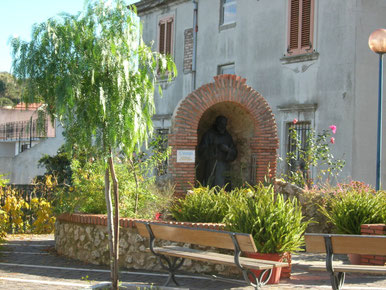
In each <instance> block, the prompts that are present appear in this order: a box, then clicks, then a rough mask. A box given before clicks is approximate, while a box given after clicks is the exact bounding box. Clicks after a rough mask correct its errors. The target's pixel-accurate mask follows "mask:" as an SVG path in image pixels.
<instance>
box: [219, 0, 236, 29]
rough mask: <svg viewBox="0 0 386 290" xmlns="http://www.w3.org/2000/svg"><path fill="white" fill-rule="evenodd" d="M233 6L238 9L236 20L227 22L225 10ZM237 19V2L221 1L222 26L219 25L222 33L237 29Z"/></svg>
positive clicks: (231, 0) (234, 0)
mask: <svg viewBox="0 0 386 290" xmlns="http://www.w3.org/2000/svg"><path fill="white" fill-rule="evenodd" d="M233 5H234V6H235V7H236V12H235V19H234V20H231V21H226V20H225V19H224V8H225V7H228V6H233ZM236 17H237V0H220V24H219V29H220V31H221V30H224V29H228V28H232V27H235V26H236Z"/></svg>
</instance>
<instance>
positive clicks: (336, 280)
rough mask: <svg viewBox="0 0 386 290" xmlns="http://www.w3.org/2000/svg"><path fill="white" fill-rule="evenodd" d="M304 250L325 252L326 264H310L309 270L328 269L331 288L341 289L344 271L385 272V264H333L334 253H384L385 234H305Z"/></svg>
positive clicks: (385, 245)
mask: <svg viewBox="0 0 386 290" xmlns="http://www.w3.org/2000/svg"><path fill="white" fill-rule="evenodd" d="M305 241H306V250H307V252H310V253H326V266H325V267H322V266H311V267H310V270H317V271H328V272H329V273H330V276H331V285H332V289H342V287H343V285H344V280H345V273H372V274H382V275H384V274H386V266H371V265H334V264H333V256H334V254H361V255H386V236H362V235H332V234H305Z"/></svg>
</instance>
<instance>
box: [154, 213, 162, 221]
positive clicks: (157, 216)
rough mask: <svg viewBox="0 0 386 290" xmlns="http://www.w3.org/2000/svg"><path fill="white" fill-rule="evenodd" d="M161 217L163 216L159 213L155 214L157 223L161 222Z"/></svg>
mask: <svg viewBox="0 0 386 290" xmlns="http://www.w3.org/2000/svg"><path fill="white" fill-rule="evenodd" d="M161 216H162V214H161V213H159V212H157V213H156V214H155V220H156V221H159V220H161Z"/></svg>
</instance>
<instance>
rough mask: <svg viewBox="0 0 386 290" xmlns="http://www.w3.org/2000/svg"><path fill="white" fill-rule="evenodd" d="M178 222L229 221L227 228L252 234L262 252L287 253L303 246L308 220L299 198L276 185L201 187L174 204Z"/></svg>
mask: <svg viewBox="0 0 386 290" xmlns="http://www.w3.org/2000/svg"><path fill="white" fill-rule="evenodd" d="M171 213H172V215H173V217H174V218H175V219H176V220H177V221H189V222H212V223H225V224H226V226H227V229H228V230H230V231H235V232H242V233H251V234H252V236H253V238H254V240H255V243H256V246H257V249H258V252H260V253H284V252H287V251H296V250H299V248H300V247H301V246H302V245H303V237H302V235H303V233H304V231H305V229H306V227H307V225H308V224H309V223H310V222H308V221H304V220H303V219H304V217H303V215H302V211H301V207H300V206H299V205H298V202H297V200H296V199H292V200H286V201H285V200H284V198H283V196H282V195H280V194H278V195H275V194H274V192H273V188H272V187H265V186H264V185H262V184H259V185H257V186H255V187H249V188H236V189H234V190H232V191H231V192H226V191H225V190H224V189H223V188H222V189H221V188H209V187H198V188H194V189H193V190H192V191H191V192H189V193H188V194H187V195H186V197H185V199H180V200H179V201H178V202H177V203H175V204H174V205H173V206H172V207H171Z"/></svg>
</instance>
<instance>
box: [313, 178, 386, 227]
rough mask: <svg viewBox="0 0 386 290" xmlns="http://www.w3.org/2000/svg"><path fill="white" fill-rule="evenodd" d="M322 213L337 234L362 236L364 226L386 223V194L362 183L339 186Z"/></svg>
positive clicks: (321, 209)
mask: <svg viewBox="0 0 386 290" xmlns="http://www.w3.org/2000/svg"><path fill="white" fill-rule="evenodd" d="M320 211H321V213H323V215H325V216H326V217H327V219H328V220H329V222H330V223H332V224H333V225H334V226H335V230H336V231H337V233H340V234H356V235H360V234H361V225H362V224H374V223H386V192H384V191H378V192H375V191H374V189H372V188H370V187H369V186H367V185H365V184H364V183H361V182H351V183H350V184H343V185H338V186H336V187H335V192H334V194H333V195H332V196H331V197H330V199H329V200H328V204H327V207H322V206H321V207H320Z"/></svg>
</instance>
